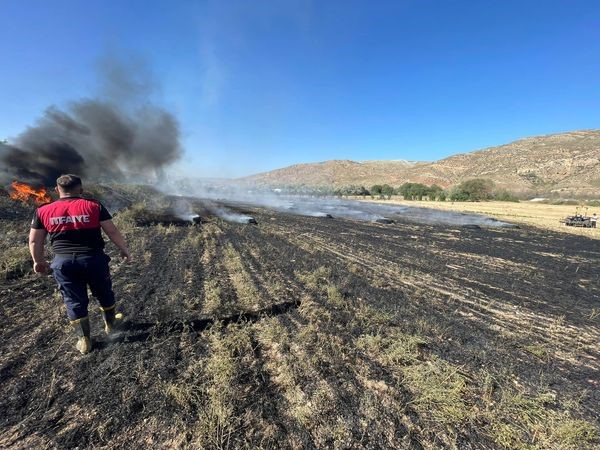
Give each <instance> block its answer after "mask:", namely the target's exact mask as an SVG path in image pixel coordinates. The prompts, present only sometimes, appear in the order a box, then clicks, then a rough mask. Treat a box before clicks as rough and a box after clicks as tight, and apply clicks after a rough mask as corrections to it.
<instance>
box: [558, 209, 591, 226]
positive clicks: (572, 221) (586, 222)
mask: <svg viewBox="0 0 600 450" xmlns="http://www.w3.org/2000/svg"><path fill="white" fill-rule="evenodd" d="M560 222H561V223H564V224H565V225H566V226H568V227H579V228H592V227H593V226H594V225H593V224H592V218H591V217H590V216H588V215H587V208H586V213H585V214H581V213H579V208H577V210H576V211H575V215H574V216H567V217H565V218H564V219H562V220H561V221H560Z"/></svg>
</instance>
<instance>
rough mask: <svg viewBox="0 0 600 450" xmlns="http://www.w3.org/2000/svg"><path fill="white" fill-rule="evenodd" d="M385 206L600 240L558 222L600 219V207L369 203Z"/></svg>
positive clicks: (598, 233)
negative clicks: (483, 218)
mask: <svg viewBox="0 0 600 450" xmlns="http://www.w3.org/2000/svg"><path fill="white" fill-rule="evenodd" d="M370 201H375V202H377V203H382V204H386V205H390V204H394V205H404V206H416V207H419V208H434V209H438V210H444V211H454V212H463V213H476V214H483V215H486V216H489V217H495V218H497V219H500V220H506V221H509V222H513V223H519V224H525V225H528V226H530V227H535V228H538V229H540V230H551V231H556V232H560V233H569V234H575V235H578V236H585V237H587V238H590V239H600V228H578V227H567V226H565V225H564V224H563V223H561V219H564V218H565V217H567V216H572V215H574V214H576V213H579V214H587V215H590V216H591V215H592V214H593V213H596V214H597V215H598V216H600V208H599V207H594V206H589V207H586V206H577V205H549V204H546V203H541V202H496V201H489V202H451V201H446V202H437V201H405V200H402V199H397V198H395V197H392V199H391V200H370Z"/></svg>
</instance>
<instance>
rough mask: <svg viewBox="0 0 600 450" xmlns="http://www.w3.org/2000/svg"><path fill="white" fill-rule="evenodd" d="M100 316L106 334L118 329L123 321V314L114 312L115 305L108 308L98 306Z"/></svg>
mask: <svg viewBox="0 0 600 450" xmlns="http://www.w3.org/2000/svg"><path fill="white" fill-rule="evenodd" d="M100 311H101V312H102V318H103V319H104V331H105V332H106V334H111V333H113V332H115V331H117V330H118V329H119V326H120V325H121V324H122V323H123V314H121V313H118V312H115V305H113V306H109V307H108V308H103V307H102V306H101V307H100Z"/></svg>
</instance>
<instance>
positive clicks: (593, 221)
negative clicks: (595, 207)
mask: <svg viewBox="0 0 600 450" xmlns="http://www.w3.org/2000/svg"><path fill="white" fill-rule="evenodd" d="M597 223H598V216H597V215H596V213H594V215H593V216H592V217H590V225H591V227H592V228H596V224H597Z"/></svg>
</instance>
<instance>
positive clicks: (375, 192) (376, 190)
mask: <svg viewBox="0 0 600 450" xmlns="http://www.w3.org/2000/svg"><path fill="white" fill-rule="evenodd" d="M370 191H371V195H372V196H375V195H381V191H382V186H381V185H380V184H374V185H373V186H371V189H370Z"/></svg>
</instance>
